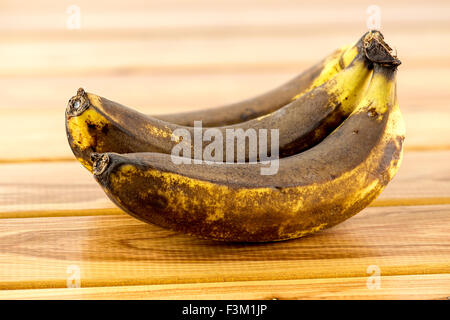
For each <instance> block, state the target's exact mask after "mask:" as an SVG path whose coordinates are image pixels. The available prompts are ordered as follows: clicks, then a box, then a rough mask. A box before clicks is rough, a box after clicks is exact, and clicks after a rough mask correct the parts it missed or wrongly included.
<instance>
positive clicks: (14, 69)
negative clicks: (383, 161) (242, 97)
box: [0, 28, 450, 77]
mask: <svg viewBox="0 0 450 320" xmlns="http://www.w3.org/2000/svg"><path fill="white" fill-rule="evenodd" d="M362 32H363V31H361V29H360V28H356V29H355V31H353V32H348V33H344V34H333V33H331V32H330V33H331V34H327V35H325V36H323V37H318V36H317V35H315V34H312V35H304V36H301V37H297V36H291V37H279V36H261V37H243V38H241V37H224V38H216V37H204V38H199V37H197V38H184V37H183V38H166V39H156V40H154V41H148V40H146V39H135V38H130V39H128V40H123V39H112V40H109V41H89V40H75V39H74V41H68V42H61V41H49V40H45V39H39V40H38V41H34V42H23V43H21V42H18V43H16V42H8V41H0V46H1V47H2V50H1V51H0V76H2V77H4V76H29V75H42V76H50V75H52V76H62V75H77V76H82V75H88V74H90V75H99V74H103V75H104V74H114V73H115V74H120V73H123V72H127V73H137V74H139V73H143V72H145V73H150V72H161V71H164V70H169V71H170V70H188V71H189V70H192V69H193V66H195V68H196V69H202V70H214V69H216V68H224V66H226V67H228V68H234V69H238V68H243V67H244V66H246V68H252V69H260V68H265V67H269V68H271V69H274V68H277V69H279V68H282V69H286V68H288V67H290V66H292V65H293V64H298V63H299V62H307V63H312V62H314V61H315V59H316V58H317V57H321V56H323V55H324V54H327V53H328V52H330V51H332V50H333V49H334V48H337V47H339V46H342V45H343V44H346V43H349V42H353V41H355V40H356V39H357V38H358V37H360V35H361V33H362ZM387 34H389V37H388V39H389V43H390V44H392V45H393V46H394V45H395V47H396V49H397V50H398V52H399V56H400V58H402V61H403V62H404V63H405V64H422V66H423V65H427V66H429V65H432V66H442V65H445V66H448V57H449V56H450V45H449V43H450V34H449V33H448V32H447V31H445V32H440V31H433V32H422V33H421V34H419V35H416V34H414V35H411V34H410V32H408V31H405V32H399V33H395V32H391V33H388V32H387ZM418 38H420V39H421V45H420V46H417V39H418ZM305 48H308V50H305ZM93 52H95V55H93ZM94 57H96V58H94Z"/></svg>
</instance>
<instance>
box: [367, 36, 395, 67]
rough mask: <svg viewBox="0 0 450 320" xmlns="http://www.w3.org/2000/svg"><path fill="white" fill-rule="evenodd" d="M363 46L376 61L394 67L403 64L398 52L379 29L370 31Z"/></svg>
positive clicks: (371, 59)
mask: <svg viewBox="0 0 450 320" xmlns="http://www.w3.org/2000/svg"><path fill="white" fill-rule="evenodd" d="M363 47H364V53H365V55H366V57H367V58H368V59H369V60H370V61H372V62H374V63H378V64H382V65H386V66H393V67H398V66H399V65H400V64H401V61H400V60H399V59H398V58H397V56H396V53H394V50H393V49H392V48H391V47H390V46H389V45H388V44H387V43H386V42H385V41H384V36H383V34H381V32H379V31H376V30H372V31H369V32H368V33H367V34H366V35H365V37H364V46H363Z"/></svg>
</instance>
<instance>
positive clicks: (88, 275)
mask: <svg viewBox="0 0 450 320" xmlns="http://www.w3.org/2000/svg"><path fill="white" fill-rule="evenodd" d="M449 227H450V206H448V205H440V206H420V207H380V208H367V209H366V210H364V211H363V212H361V213H360V214H358V215H356V216H355V217H353V218H351V219H349V220H347V221H346V222H344V223H342V224H340V225H338V226H336V227H334V228H332V229H328V230H326V231H324V232H321V233H317V234H315V235H312V236H309V237H305V238H303V239H297V240H293V241H285V242H278V243H268V244H255V245H248V244H224V243H218V242H212V241H205V240H197V239H195V238H192V237H188V236H184V235H180V234H176V233H173V232H170V231H166V230H163V229H160V228H158V227H156V226H151V225H147V224H145V223H142V222H140V221H138V220H136V219H133V218H131V217H128V216H125V215H121V216H93V217H61V218H57V217H55V218H29V219H1V220H0V288H1V289H29V288H57V287H60V288H63V287H66V280H67V277H68V274H67V273H66V271H67V268H68V266H71V265H76V266H77V267H79V269H80V271H81V286H82V287H91V286H122V285H148V284H171V283H172V284H174V283H206V282H223V281H224V282H228V281H264V280H292V279H319V278H343V277H367V273H366V272H367V268H368V266H370V265H376V266H378V267H379V268H380V270H381V274H382V275H384V276H389V275H424V274H443V273H450V238H449V237H448V230H449Z"/></svg>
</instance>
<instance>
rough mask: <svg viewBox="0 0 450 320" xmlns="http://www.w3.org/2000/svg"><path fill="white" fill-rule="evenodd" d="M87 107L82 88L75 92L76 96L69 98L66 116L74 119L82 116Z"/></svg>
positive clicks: (87, 101)
mask: <svg viewBox="0 0 450 320" xmlns="http://www.w3.org/2000/svg"><path fill="white" fill-rule="evenodd" d="M88 107H89V99H88V97H87V94H86V92H85V91H84V89H83V88H79V89H78V90H77V94H76V95H75V96H73V97H72V98H70V100H69V102H68V104H67V108H66V114H67V116H68V117H76V116H79V115H80V114H82V113H83V112H84V111H85V110H86V109H87V108H88Z"/></svg>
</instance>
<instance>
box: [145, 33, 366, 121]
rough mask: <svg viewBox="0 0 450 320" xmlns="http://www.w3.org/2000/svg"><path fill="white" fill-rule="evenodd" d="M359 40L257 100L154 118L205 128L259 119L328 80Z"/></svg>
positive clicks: (353, 54) (349, 57) (351, 54)
mask: <svg viewBox="0 0 450 320" xmlns="http://www.w3.org/2000/svg"><path fill="white" fill-rule="evenodd" d="M361 41H362V38H361V39H360V40H359V42H357V43H355V44H354V45H345V46H343V47H341V48H339V49H337V50H336V51H334V52H333V53H331V54H330V55H329V56H327V57H326V58H324V59H323V60H321V61H320V62H318V63H317V64H315V65H314V66H312V67H310V68H309V69H307V70H305V71H304V72H302V73H301V74H299V75H297V76H296V77H295V78H293V79H291V80H289V81H288V82H286V83H284V84H282V85H281V86H279V87H277V88H275V89H272V90H270V91H268V92H266V93H263V94H261V95H258V96H256V97H253V98H250V99H246V100H243V101H240V102H235V103H232V104H229V105H224V106H220V107H215V108H208V109H204V110H197V111H188V112H181V113H176V114H162V115H154V117H155V118H157V119H160V120H163V121H165V122H170V123H174V124H178V125H182V126H193V125H194V121H198V120H202V122H203V126H205V127H219V126H226V125H231V124H236V123H239V122H243V121H248V120H251V119H255V118H258V117H261V116H263V115H266V114H268V113H270V112H273V111H275V110H277V109H279V108H281V107H282V106H284V105H285V104H287V103H289V102H291V101H293V100H295V99H297V98H298V97H300V96H301V95H302V94H303V93H305V92H307V91H309V90H311V89H312V88H315V87H318V86H320V85H321V84H322V83H324V82H326V81H328V80H330V79H331V78H332V77H333V76H334V75H335V74H336V73H338V72H339V71H341V70H342V69H343V68H345V67H346V66H348V65H349V64H350V62H351V61H352V60H353V59H354V58H355V57H356V54H357V53H358V50H357V45H358V43H360V42H361Z"/></svg>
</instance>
